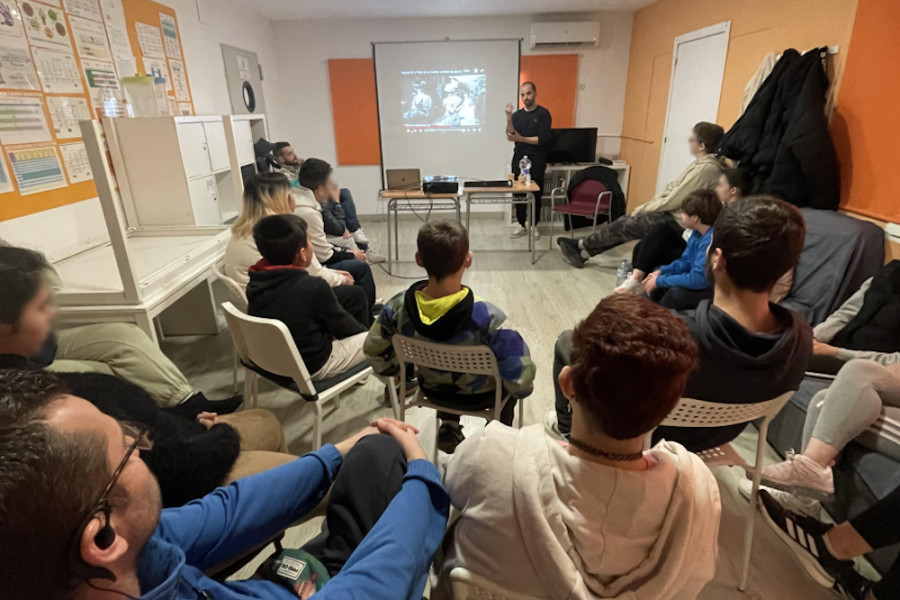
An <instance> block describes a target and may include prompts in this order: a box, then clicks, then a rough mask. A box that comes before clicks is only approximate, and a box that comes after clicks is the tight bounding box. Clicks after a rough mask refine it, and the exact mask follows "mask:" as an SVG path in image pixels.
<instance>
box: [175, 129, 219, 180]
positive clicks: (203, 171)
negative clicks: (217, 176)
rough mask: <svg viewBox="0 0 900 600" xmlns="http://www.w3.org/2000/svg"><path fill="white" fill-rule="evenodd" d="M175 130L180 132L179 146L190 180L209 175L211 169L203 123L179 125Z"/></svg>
mask: <svg viewBox="0 0 900 600" xmlns="http://www.w3.org/2000/svg"><path fill="white" fill-rule="evenodd" d="M175 130H176V131H177V132H178V145H179V146H180V147H181V157H182V159H183V160H184V170H185V172H186V173H187V176H188V178H189V179H190V178H193V177H197V176H199V175H207V174H208V173H209V172H210V171H211V168H210V165H209V148H208V147H207V144H206V133H205V132H204V131H203V123H178V124H177V125H176V126H175Z"/></svg>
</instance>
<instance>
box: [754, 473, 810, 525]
mask: <svg viewBox="0 0 900 600" xmlns="http://www.w3.org/2000/svg"><path fill="white" fill-rule="evenodd" d="M759 489H761V490H766V491H767V492H769V495H770V496H772V498H774V499H775V500H776V501H777V502H778V504H780V505H781V506H783V507H784V508H786V509H788V510H790V511H793V512H795V513H797V514H801V515H806V516H807V517H812V518H814V519H818V518H819V516H820V515H819V513H820V512H821V510H822V505H821V504H820V503H819V501H818V500H816V499H815V498H804V497H802V496H795V495H794V494H791V493H789V492H783V491H781V490H776V489H775V488H771V487H769V486H767V485H761V486H759ZM752 490H753V482H752V481H751V480H749V479H747V478H746V477H742V478H741V480H740V481H739V482H738V493H739V494H740V495H741V496H742V497H743V498H744V499H745V500H749V499H750V492H751V491H752Z"/></svg>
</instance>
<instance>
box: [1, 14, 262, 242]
mask: <svg viewBox="0 0 900 600" xmlns="http://www.w3.org/2000/svg"><path fill="white" fill-rule="evenodd" d="M125 1H126V2H127V1H128V0H125ZM157 1H159V2H161V3H162V4H165V5H166V6H170V7H172V8H174V9H175V10H176V12H177V14H178V28H179V31H180V33H181V45H182V54H183V55H184V57H185V62H186V64H187V72H188V80H189V81H190V85H191V94H192V96H193V99H194V110H195V111H196V112H197V113H198V114H229V113H231V101H230V99H229V96H228V90H227V87H226V83H225V66H224V64H223V62H222V50H221V48H220V46H219V44H220V43H225V44H229V45H232V46H237V47H239V48H243V49H245V50H250V51H253V52H256V53H257V54H258V55H259V61H260V63H261V64H262V65H264V66H263V68H264V75H265V77H266V79H265V80H264V81H263V92H264V94H265V95H266V101H267V102H268V101H269V98H271V97H272V96H274V95H275V94H276V93H278V90H277V89H276V88H275V86H274V85H273V82H274V78H273V77H272V76H271V73H270V71H269V70H268V67H269V66H271V65H274V64H275V62H276V55H275V45H274V43H273V40H272V25H271V23H269V22H268V21H267V20H265V19H264V18H262V17H259V16H257V14H256V13H255V12H254V11H252V10H250V9H248V8H246V5H244V4H240V3H238V2H235V1H234V0H157ZM197 1H199V2H200V3H201V4H200V8H201V9H202V13H203V15H204V20H205V21H207V23H201V22H200V17H199V15H200V13H199V12H198V6H197ZM0 238H2V239H5V240H6V241H8V242H10V243H12V244H17V245H22V246H27V247H31V248H36V249H39V250H42V251H43V252H45V253H46V254H47V256H48V258H50V260H57V259H59V258H63V257H65V256H69V255H71V254H73V253H75V252H78V251H80V250H83V249H85V248H88V247H90V246H93V245H95V244H96V243H98V242H102V241H105V240H107V239H109V238H108V236H107V233H106V227H105V225H104V221H103V215H102V212H101V210H100V201H99V200H97V199H96V198H93V199H91V200H85V201H84V202H79V203H77V204H73V205H69V206H64V207H61V208H56V209H52V210H48V211H44V212H42V213H38V214H35V215H29V216H27V217H22V218H20V219H12V220H10V221H4V222H2V223H0Z"/></svg>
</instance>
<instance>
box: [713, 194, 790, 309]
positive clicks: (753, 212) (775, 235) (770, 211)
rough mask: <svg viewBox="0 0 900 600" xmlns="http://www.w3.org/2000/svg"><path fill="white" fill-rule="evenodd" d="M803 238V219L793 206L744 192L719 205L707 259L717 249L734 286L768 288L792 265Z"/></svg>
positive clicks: (763, 290)
mask: <svg viewBox="0 0 900 600" xmlns="http://www.w3.org/2000/svg"><path fill="white" fill-rule="evenodd" d="M805 239H806V221H804V220H803V214H802V213H801V212H800V210H799V209H798V208H797V207H796V206H794V205H793V204H788V203H787V202H784V201H783V200H779V199H777V198H774V197H772V196H765V195H760V196H748V197H746V198H741V199H740V200H737V201H736V202H733V203H732V204H729V205H728V206H726V207H725V208H724V209H722V214H721V215H720V216H719V219H718V220H717V221H716V226H715V228H714V230H713V238H712V242H711V243H710V245H709V257H710V258H709V259H708V260H711V258H712V256H713V254H714V253H715V251H716V250H721V251H722V256H723V257H724V258H725V272H726V273H727V274H728V276H729V277H730V278H731V281H732V282H734V285H735V286H736V287H738V288H740V289H747V290H750V291H752V292H756V293H762V292H768V291H770V290H771V289H772V287H773V286H774V285H775V282H777V281H778V279H779V278H780V277H781V276H782V275H784V274H785V273H787V271H788V270H789V269H793V268H794V266H796V264H797V259H798V258H799V257H800V252H801V251H802V250H803V242H804V240H805ZM708 265H709V262H707V271H708V270H709V267H708Z"/></svg>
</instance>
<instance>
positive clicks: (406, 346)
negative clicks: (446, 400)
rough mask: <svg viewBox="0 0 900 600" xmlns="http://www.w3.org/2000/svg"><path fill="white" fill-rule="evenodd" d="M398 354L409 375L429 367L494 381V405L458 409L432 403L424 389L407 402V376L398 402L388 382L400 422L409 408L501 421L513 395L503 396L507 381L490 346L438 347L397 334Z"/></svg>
mask: <svg viewBox="0 0 900 600" xmlns="http://www.w3.org/2000/svg"><path fill="white" fill-rule="evenodd" d="M392 340H393V341H392V344H393V346H394V353H395V354H396V356H397V361H398V362H399V363H400V373H401V374H405V373H406V367H407V365H414V366H416V367H427V368H429V369H435V370H438V371H448V372H451V373H463V374H466V375H484V376H486V377H490V378H492V379H493V380H494V390H495V394H494V406H493V408H485V409H472V410H465V409H458V408H448V407H446V406H443V405H442V404H439V403H435V402H432V401H430V400H428V398H426V396H425V394H424V392H423V390H422V386H421V385H420V386H419V389H418V390H417V391H416V394H415V396H414V397H413V399H412V400H411V401H409V402H406V377H403V376H401V377H400V394H399V398H400V399H403V400H402V401H401V400H400V399H398V394H397V389H396V387H395V386H394V385H393V383H391V382H386V385H387V388H388V392H389V394H390V398H391V405H392V407H393V408H394V413H395V414H399V415H400V417H399V418H400V420H401V421H403V420H405V417H406V409H407V407H409V406H422V407H427V408H433V409H434V410H435V411H440V412H446V413H450V414H454V415H470V416H475V417H482V418H484V419H487V420H488V421H492V420H494V419H499V418H500V413H501V412H502V411H503V407H504V406H506V403H507V402H508V401H509V398H510V396H509V395H508V394H507V395H505V396H504V393H503V379H501V377H500V369H499V368H498V367H497V357H496V356H494V352H493V350H491V349H490V348H489V347H488V346H456V345H452V344H438V343H435V342H427V341H425V340H418V339H414V338H411V337H406V336H404V335H395V336H393V338H392ZM523 413H524V410H523V400H519V427H520V428H521V427H522V414H523ZM434 419H435V432H434V459H435V462H437V457H438V449H437V438H438V430H439V429H440V427H439V425H440V417H438V415H437V413H435V415H434Z"/></svg>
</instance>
